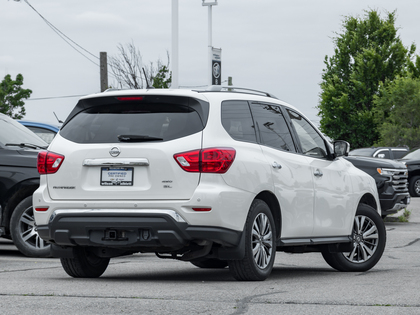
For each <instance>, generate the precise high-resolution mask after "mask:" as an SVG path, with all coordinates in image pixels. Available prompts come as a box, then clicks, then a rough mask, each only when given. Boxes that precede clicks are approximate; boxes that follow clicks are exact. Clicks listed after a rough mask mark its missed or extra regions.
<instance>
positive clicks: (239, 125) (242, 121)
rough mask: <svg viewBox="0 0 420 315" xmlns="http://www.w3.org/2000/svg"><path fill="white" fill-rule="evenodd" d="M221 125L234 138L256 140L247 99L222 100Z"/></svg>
mask: <svg viewBox="0 0 420 315" xmlns="http://www.w3.org/2000/svg"><path fill="white" fill-rule="evenodd" d="M222 125H223V127H224V128H225V129H226V131H227V132H228V133H229V135H230V136H231V137H232V138H233V139H235V140H240V141H249V142H257V139H256V136H255V128H254V122H253V120H252V116H251V111H250V110H249V106H248V102H247V101H224V102H222Z"/></svg>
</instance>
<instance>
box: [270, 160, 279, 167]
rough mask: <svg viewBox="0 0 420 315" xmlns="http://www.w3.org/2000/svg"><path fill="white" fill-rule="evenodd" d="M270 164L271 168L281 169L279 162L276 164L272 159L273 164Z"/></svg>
mask: <svg viewBox="0 0 420 315" xmlns="http://www.w3.org/2000/svg"><path fill="white" fill-rule="evenodd" d="M271 166H272V167H273V168H277V169H281V165H280V164H278V163H277V162H276V161H274V162H273V164H271Z"/></svg>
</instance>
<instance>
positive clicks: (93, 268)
mask: <svg viewBox="0 0 420 315" xmlns="http://www.w3.org/2000/svg"><path fill="white" fill-rule="evenodd" d="M73 255H74V258H61V259H60V260H61V265H62V266H63V268H64V271H65V272H66V273H67V274H68V275H69V276H71V277H73V278H98V277H100V276H101V275H102V274H103V273H104V272H105V270H106V268H107V267H108V264H109V260H110V259H109V258H101V257H98V256H96V255H95V254H94V253H92V252H91V251H90V250H89V249H88V248H86V247H74V248H73Z"/></svg>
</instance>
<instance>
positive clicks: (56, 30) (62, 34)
mask: <svg viewBox="0 0 420 315" xmlns="http://www.w3.org/2000/svg"><path fill="white" fill-rule="evenodd" d="M24 1H25V2H26V4H27V5H28V6H29V7H30V8H31V9H32V10H34V11H35V12H36V13H37V14H38V15H39V16H40V17H41V18H42V19H43V20H44V22H45V23H46V24H47V25H48V26H49V27H50V28H51V29H52V30H53V31H54V32H55V33H56V34H57V35H58V36H60V37H61V39H62V40H64V41H65V42H66V43H67V44H68V45H69V46H70V47H71V48H73V49H74V50H76V51H77V52H78V53H79V54H81V55H82V56H83V57H85V58H86V59H87V60H89V61H90V62H92V63H93V64H95V65H97V66H98V67H99V65H98V64H97V63H96V62H95V61H93V60H91V59H90V58H89V57H88V56H86V55H85V54H83V52H81V51H80V50H78V49H77V48H76V47H74V46H73V45H72V44H71V43H73V44H74V45H76V46H77V47H79V48H80V49H82V50H84V51H85V52H87V53H88V54H90V55H91V56H93V57H94V58H96V59H99V57H97V56H95V55H94V54H92V53H91V52H89V51H88V50H86V49H85V48H83V47H82V46H80V45H79V44H77V43H76V42H75V41H74V40H72V39H71V38H70V37H68V36H67V35H66V34H64V33H63V32H62V31H60V30H59V29H58V28H57V27H55V26H54V25H53V24H52V23H51V22H49V21H48V20H47V19H46V18H45V17H43V16H42V14H41V13H39V12H38V11H37V10H36V9H35V8H34V7H33V6H32V5H31V4H30V3H29V1H28V0H24ZM70 42H71V43H70Z"/></svg>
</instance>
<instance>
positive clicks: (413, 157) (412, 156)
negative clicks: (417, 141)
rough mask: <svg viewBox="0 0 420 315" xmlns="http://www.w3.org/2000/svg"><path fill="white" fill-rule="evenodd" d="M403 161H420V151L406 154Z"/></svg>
mask: <svg viewBox="0 0 420 315" xmlns="http://www.w3.org/2000/svg"><path fill="white" fill-rule="evenodd" d="M403 160H420V149H417V150H416V151H413V152H410V153H408V154H406V155H405V156H404V157H403Z"/></svg>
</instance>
